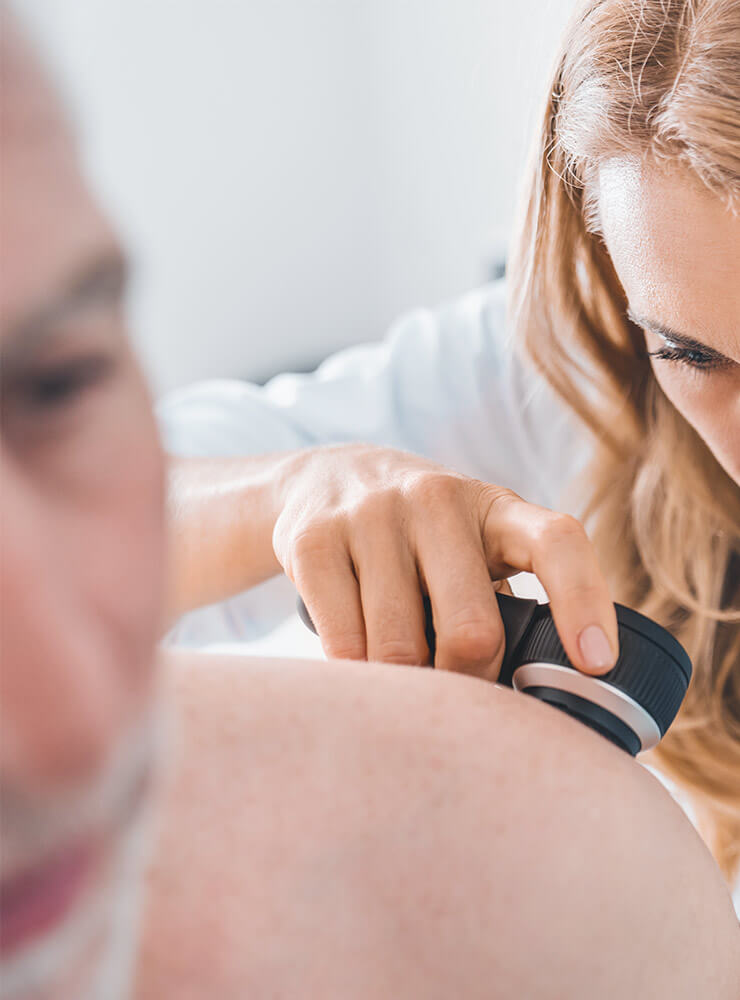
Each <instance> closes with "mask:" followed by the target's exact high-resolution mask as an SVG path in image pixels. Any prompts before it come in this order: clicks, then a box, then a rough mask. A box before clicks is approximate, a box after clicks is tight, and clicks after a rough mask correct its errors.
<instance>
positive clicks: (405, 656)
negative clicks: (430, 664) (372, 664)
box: [370, 636, 429, 667]
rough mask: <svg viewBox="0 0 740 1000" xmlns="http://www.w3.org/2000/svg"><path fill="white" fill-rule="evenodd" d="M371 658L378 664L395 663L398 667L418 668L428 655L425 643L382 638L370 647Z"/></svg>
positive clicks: (406, 639)
mask: <svg viewBox="0 0 740 1000" xmlns="http://www.w3.org/2000/svg"><path fill="white" fill-rule="evenodd" d="M370 653H371V657H372V659H373V660H377V661H378V662H379V663H395V664H397V665H399V666H407V667H413V666H419V665H420V664H422V663H425V662H426V660H427V657H428V655H429V651H428V649H427V646H426V643H422V642H416V641H414V640H413V639H411V638H405V637H403V636H398V637H391V636H388V637H383V638H381V639H379V640H378V641H377V642H375V643H373V644H372V646H371V650H370Z"/></svg>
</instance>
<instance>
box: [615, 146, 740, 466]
mask: <svg viewBox="0 0 740 1000" xmlns="http://www.w3.org/2000/svg"><path fill="white" fill-rule="evenodd" d="M599 212H600V219H601V226H602V231H603V234H604V239H605V241H606V246H607V249H608V251H609V254H610V256H611V259H612V262H613V263H614V267H615V269H616V272H617V275H618V277H619V279H620V281H621V283H622V287H623V288H624V290H625V293H626V295H627V299H628V302H629V309H630V315H631V317H632V319H633V320H634V321H635V322H636V323H637V324H638V325H639V326H641V327H642V328H643V329H644V331H645V339H646V344H647V349H648V351H649V352H650V354H651V363H652V366H653V371H654V373H655V377H656V379H657V380H658V382H659V384H660V386H661V388H662V389H663V391H664V393H665V394H666V396H667V397H668V398H669V399H670V400H671V402H672V403H673V405H674V406H675V407H676V409H677V410H679V412H680V413H681V414H682V415H683V416H684V417H685V418H686V420H687V421H688V422H689V423H690V424H691V425H692V426H693V427H694V428H695V429H696V431H697V432H698V433H699V435H700V436H701V437H702V438H703V440H704V441H705V442H706V444H707V445H708V447H709V448H710V449H711V451H712V453H713V454H714V456H715V458H716V459H717V461H718V462H719V463H720V464H721V465H722V466H723V468H724V469H725V470H726V471H727V473H728V474H729V475H730V476H731V477H732V479H733V480H734V481H735V482H736V483H738V484H740V216H738V215H734V214H733V213H732V212H731V211H730V209H728V208H727V207H726V206H725V205H724V204H723V203H722V201H721V200H720V199H719V198H718V197H716V196H715V195H713V194H711V193H710V192H709V191H708V190H707V189H706V188H705V187H703V186H702V185H701V184H700V183H699V182H698V181H697V180H696V179H695V178H693V177H692V176H691V175H690V174H689V173H688V172H687V171H685V170H679V169H676V170H666V169H665V168H660V169H659V168H657V167H655V166H650V165H646V164H645V163H643V162H641V161H639V160H636V159H631V158H627V157H617V158H614V159H611V160H607V161H606V162H605V163H604V164H602V166H601V167H600V169H599Z"/></svg>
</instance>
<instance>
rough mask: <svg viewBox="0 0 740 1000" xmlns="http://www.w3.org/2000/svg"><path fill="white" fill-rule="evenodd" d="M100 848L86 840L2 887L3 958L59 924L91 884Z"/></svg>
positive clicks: (0, 944) (0, 952) (0, 930)
mask: <svg viewBox="0 0 740 1000" xmlns="http://www.w3.org/2000/svg"><path fill="white" fill-rule="evenodd" d="M100 854H101V851H100V844H99V842H98V841H96V840H87V841H83V842H81V843H79V844H75V845H73V846H72V847H70V848H68V849H66V850H65V851H62V852H60V853H59V854H57V855H55V856H54V857H52V858H49V859H48V860H47V861H44V862H43V863H42V864H40V865H37V866H36V867H34V868H31V869H29V870H27V871H25V872H21V873H19V874H18V875H14V876H12V877H11V878H9V879H5V880H4V881H3V882H2V883H0V955H2V956H6V955H8V954H9V953H10V952H13V951H16V950H17V949H19V948H21V947H22V946H23V945H25V944H27V943H28V942H30V941H31V940H32V939H33V938H36V937H39V936H41V935H43V934H45V933H46V932H47V931H49V930H50V929H51V928H52V927H53V926H54V925H55V924H57V923H59V921H61V920H62V919H63V918H64V916H65V915H66V914H67V912H68V910H69V909H70V908H71V907H72V906H73V905H74V903H75V902H76V901H77V899H78V897H79V896H80V895H81V894H82V893H83V892H84V891H85V889H86V887H87V886H88V885H89V883H90V881H91V880H92V878H93V876H94V873H95V870H96V868H97V865H98V861H99V860H100Z"/></svg>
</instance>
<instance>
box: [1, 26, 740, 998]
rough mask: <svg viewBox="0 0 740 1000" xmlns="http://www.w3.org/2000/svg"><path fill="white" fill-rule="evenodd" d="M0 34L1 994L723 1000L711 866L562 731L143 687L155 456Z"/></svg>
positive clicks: (352, 667) (382, 701) (216, 678)
mask: <svg viewBox="0 0 740 1000" xmlns="http://www.w3.org/2000/svg"><path fill="white" fill-rule="evenodd" d="M0 37H1V39H2V40H1V41H0V45H1V46H2V53H1V55H2V59H1V63H2V93H1V101H2V107H1V109H0V127H1V128H2V157H3V162H2V198H1V200H0V211H1V212H2V219H1V224H2V299H1V301H0V310H1V312H2V332H1V337H2V341H1V350H2V374H1V376H0V380H1V384H0V389H1V391H2V397H1V398H2V436H1V439H0V454H1V460H2V497H3V517H2V537H1V542H0V544H1V546H2V549H1V559H0V588H1V590H2V708H1V712H2V717H1V719H0V722H1V726H0V735H1V737H2V746H1V749H0V768H1V771H0V780H1V787H0V793H1V795H2V813H1V815H0V823H1V824H2V870H1V872H0V880H1V881H0V901H1V905H2V911H1V918H2V924H1V928H0V930H1V932H2V940H1V946H0V947H1V954H2V967H1V973H2V978H1V987H0V993H1V994H2V996H3V997H7V998H10V997H12V998H20V997H28V998H30V997H33V998H52V997H59V998H61V997H64V998H73V997H74V998H87V1000H90V998H95V1000H113V998H115V997H120V996H123V995H125V994H126V993H127V991H128V990H129V987H130V985H131V982H132V979H133V975H132V974H133V972H134V970H135V969H136V966H137V953H138V955H139V961H138V985H137V986H136V989H137V990H138V995H139V996H140V997H141V998H157V1000H160V998H170V997H172V998H178V1000H179V998H190V997H192V998H196V997H197V998H200V997H214V998H215V997H218V998H219V1000H228V998H242V997H246V996H254V997H268V996H269V997H275V998H283V997H285V998H288V997H317V998H319V997H320V998H347V997H353V998H368V1000H370V998H377V1000H380V998H388V997H420V998H425V1000H426V998H434V997H440V998H441V997H470V998H474V997H489V998H496V997H501V998H504V997H506V998H510V997H526V998H533V1000H535V998H542V1000H544V998H554V997H563V996H567V997H569V998H574V1000H577V998H579V997H583V998H593V997H600V998H608V997H623V996H629V997H631V998H633V1000H638V998H645V1000H647V998H650V1000H654V998H658V997H670V998H672V1000H675V998H680V997H685V998H687V1000H688V998H692V1000H694V998H696V997H699V996H701V997H713V998H717V1000H724V998H727V1000H731V998H733V1000H735V998H736V997H737V995H738V992H737V991H738V985H739V984H740V932H739V931H738V926H737V922H736V919H735V917H734V914H733V911H732V907H731V903H730V899H729V895H728V892H727V889H726V887H725V886H724V884H723V882H722V879H721V876H720V874H719V872H718V870H717V868H716V866H715V865H714V863H713V861H712V859H711V857H710V856H709V854H708V853H707V851H706V850H705V848H704V847H703V845H702V844H701V842H700V841H699V839H698V837H697V836H696V835H695V833H694V831H693V829H692V828H691V826H690V825H689V823H688V822H687V820H686V819H685V818H684V816H683V814H682V813H681V811H680V810H679V809H678V807H677V806H675V805H674V803H673V802H672V800H671V799H670V797H669V796H668V795H667V794H666V793H665V792H664V791H663V789H662V788H661V787H660V786H659V785H658V784H657V783H656V782H655V781H654V780H653V779H652V778H651V776H650V775H649V774H648V773H647V772H645V771H644V770H643V769H641V768H640V767H639V766H637V765H635V764H634V762H633V761H632V760H630V759H629V758H628V757H626V756H625V755H623V754H622V753H621V752H620V751H618V750H617V749H615V748H614V747H613V746H611V745H610V744H609V743H607V742H606V741H604V740H602V739H601V738H600V737H598V736H597V735H595V734H594V733H592V732H590V731H589V730H587V729H585V728H584V727H582V726H580V725H578V724H577V723H575V722H572V721H571V720H569V719H568V718H566V717H565V716H563V715H560V714H559V713H557V712H554V711H552V710H551V709H549V708H547V707H546V706H544V705H541V704H538V703H537V702H535V701H533V700H528V699H526V698H524V697H522V696H517V695H515V694H513V693H511V692H505V691H502V690H499V689H497V688H495V687H494V686H493V685H491V684H488V683H486V682H484V681H481V680H477V679H473V678H467V677H463V676H459V675H456V674H452V673H449V674H444V673H439V672H436V671H426V670H418V669H413V668H403V667H398V668H391V667H377V666H372V665H368V664H362V663H328V664H326V665H323V664H322V665H318V664H300V663H288V662H278V661H266V662H260V661H251V662H249V661H240V660H238V659H230V660H228V661H220V660H218V659H210V660H209V659H207V658H202V659H198V658H195V657H191V656H185V655H182V656H181V658H178V657H177V656H174V657H173V658H172V659H171V661H170V662H169V663H164V664H160V665H159V669H160V671H161V675H162V677H163V678H164V680H165V681H166V683H164V684H162V685H157V684H156V683H155V677H156V670H155V643H156V637H157V634H158V631H159V629H160V628H161V619H162V612H161V607H162V590H163V576H164V573H163V562H164V559H163V555H164V537H165V526H164V518H163V490H162V479H163V476H162V472H163V463H162V456H161V452H160V449H159V446H158V443H157V439H156V434H155V427H154V422H153V419H152V414H151V407H150V404H149V401H148V398H147V395H146V392H145V390H144V386H143V382H142V379H141V376H140V374H139V371H138V369H137V367H136V365H135V363H134V360H133V358H132V355H131V353H130V350H129V347H128V345H127V341H126V338H125V334H124V324H123V320H122V314H121V296H122V292H123V288H124V280H125V266H124V261H123V257H122V255H121V251H120V249H119V247H118V244H117V243H116V240H115V237H114V235H113V234H112V232H111V231H110V229H109V228H108V226H107V225H106V223H105V221H104V219H103V218H102V217H101V215H100V213H99V212H98V210H97V208H96V207H95V205H94V204H93V202H92V201H91V199H90V197H89V195H88V193H87V191H86V190H85V187H84V185H83V182H82V180H81V178H80V174H79V173H78V170H77V166H76V163H75V157H74V152H73V148H72V145H71V141H70V138H69V135H68V132H67V130H66V128H65V125H64V122H63V120H62V118H61V116H60V113H59V110H58V107H57V105H56V103H55V100H54V98H53V95H52V93H51V91H50V89H49V87H48V85H47V84H46V82H45V81H44V78H43V76H42V74H41V73H40V71H39V68H38V66H37V64H36V62H35V60H34V58H33V56H32V54H31V53H30V51H29V50H28V48H27V46H26V45H25V43H24V42H23V41H22V39H21V37H20V36H19V34H18V32H17V30H16V28H15V27H14V25H13V24H11V23H10V22H9V19H8V17H7V15H6V14H5V13H3V24H2V35H1V36H0ZM160 687H162V688H163V689H164V691H163V694H162V697H161V698H158V697H157V694H156V692H157V691H158V690H159V689H160ZM157 704H163V705H164V706H165V710H164V711H159V710H158V709H157V707H156V706H157ZM163 716H167V717H169V719H170V726H169V728H167V727H165V731H166V734H167V738H166V739H158V734H159V732H160V724H159V722H158V720H160V719H161V718H162V717H163ZM160 744H163V745H164V747H165V751H166V752H165V753H164V754H163V763H164V767H163V771H164V780H163V783H162V784H161V785H160V784H156V783H153V782H152V773H153V768H154V761H155V749H156V747H157V746H159V745H160ZM155 784H156V787H157V788H158V789H159V792H158V794H159V796H160V827H159V831H158V835H157V839H156V842H155V848H154V854H153V858H152V861H151V863H150V868H149V877H148V884H147V893H146V895H145V897H144V899H145V914H144V923H143V930H142V933H141V935H140V938H139V946H138V947H137V935H136V927H137V923H138V920H137V912H138V899H139V892H138V889H137V887H138V885H139V882H140V876H141V873H142V856H143V855H142V846H143V844H144V843H145V841H146V839H147V829H148V823H147V813H148V812H149V811H150V810H149V803H150V801H151V800H152V798H153V797H154V794H153V788H154V786H155Z"/></svg>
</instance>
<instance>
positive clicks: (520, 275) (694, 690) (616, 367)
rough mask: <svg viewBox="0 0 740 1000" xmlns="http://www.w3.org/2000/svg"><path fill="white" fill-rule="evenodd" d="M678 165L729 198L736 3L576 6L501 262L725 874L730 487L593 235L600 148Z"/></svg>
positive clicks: (731, 635) (730, 852) (736, 818)
mask: <svg viewBox="0 0 740 1000" xmlns="http://www.w3.org/2000/svg"><path fill="white" fill-rule="evenodd" d="M614 155H630V156H640V157H650V158H651V160H652V162H654V163H657V164H658V165H660V163H661V162H663V163H665V164H671V165H675V166H677V167H678V166H683V167H685V168H686V169H687V170H688V171H690V173H691V174H692V175H693V176H694V177H695V178H696V179H698V181H699V182H701V183H702V184H703V185H705V186H706V188H708V189H709V190H710V191H711V192H713V193H715V194H716V195H717V196H718V197H720V198H722V199H723V201H724V203H725V204H726V205H727V207H728V210H734V209H735V208H736V206H737V205H738V204H739V203H740V3H738V2H737V0H586V2H582V3H581V4H580V5H579V7H578V10H577V12H576V15H575V16H574V18H573V20H572V23H571V25H570V28H569V30H568V32H567V34H566V38H565V42H564V45H563V48H562V52H561V54H560V56H559V58H558V61H557V65H556V70H555V76H554V80H553V83H552V87H551V91H550V94H549V96H548V101H547V108H546V112H545V117H544V122H543V126H542V129H541V132H540V134H539V136H538V144H537V148H536V156H535V159H534V162H533V165H532V174H531V177H530V181H529V186H528V189H527V201H526V205H525V212H524V216H523V223H522V228H521V233H520V235H519V239H518V242H517V245H516V247H515V252H514V254H513V259H512V264H511V268H510V282H509V291H510V316H511V319H512V321H513V323H514V326H515V329H516V330H517V334H518V338H519V341H520V342H521V343H522V344H523V346H524V348H525V350H526V352H527V354H528V355H529V356H530V357H531V358H532V359H533V361H534V362H535V364H536V365H537V366H538V368H539V369H540V371H541V372H542V373H543V374H544V376H545V377H546V378H547V379H548V381H549V382H550V383H551V385H552V386H553V387H554V389H555V390H556V391H557V392H558V393H559V394H560V395H561V396H562V397H563V399H565V400H566V401H567V402H568V403H569V405H570V406H571V407H572V408H573V409H574V410H575V411H576V413H577V414H578V415H579V417H580V418H581V419H582V420H583V421H584V422H585V423H586V425H587V426H588V427H589V428H590V430H591V431H592V432H593V434H594V453H593V460H592V462H591V464H590V466H589V468H588V470H587V473H586V480H585V482H586V484H587V485H588V497H589V502H588V505H587V506H586V507H585V509H584V511H583V517H584V521H585V523H586V525H587V527H588V529H589V532H590V535H591V538H592V540H593V542H594V544H595V546H596V549H597V552H598V553H599V556H600V559H601V563H602V567H603V569H604V571H605V572H606V573H607V575H608V576H609V579H610V583H611V585H612V587H613V592H614V597H615V599H616V600H618V601H621V602H623V603H625V604H628V605H631V606H632V607H636V608H638V609H639V610H641V611H643V612H644V613H645V614H647V615H650V616H651V617H652V618H654V619H656V620H657V621H659V622H660V623H661V624H663V625H664V626H665V627H666V628H668V629H669V630H670V631H671V632H672V633H673V634H674V635H675V636H676V637H677V638H678V639H679V640H680V641H681V643H682V644H683V645H684V646H685V648H686V649H687V651H688V653H689V655H690V656H691V659H692V661H693V664H694V676H693V678H692V682H691V685H690V688H689V692H688V695H687V697H686V700H685V702H684V705H683V706H682V709H681V711H680V713H679V716H678V718H677V720H676V722H675V723H674V724H673V726H672V727H671V729H670V731H669V732H668V734H667V736H666V737H665V738H664V740H663V741H662V743H661V744H660V745H659V747H658V748H657V750H656V751H654V754H655V758H656V761H655V763H656V766H658V767H659V768H660V769H661V770H662V771H663V772H664V773H666V774H667V775H669V776H670V777H672V778H673V779H674V780H676V781H677V783H678V784H679V785H680V786H681V787H682V789H683V790H684V791H685V792H686V793H687V794H688V796H689V798H690V801H691V805H692V807H693V810H694V813H695V816H696V819H697V824H698V826H699V829H700V831H701V832H702V834H703V836H704V838H705V840H706V841H707V843H708V844H709V846H710V848H711V850H712V851H713V853H714V855H715V857H716V858H717V861H718V862H719V864H720V866H721V867H722V869H723V871H724V872H725V874H726V876H727V877H728V878H730V877H732V876H733V874H735V873H736V872H737V869H738V863H739V862H740V628H738V623H740V490H739V489H738V487H737V485H736V484H735V483H733V482H732V480H731V479H730V478H729V476H728V475H727V474H726V473H725V472H724V471H723V469H722V468H721V466H720V465H719V463H718V462H717V460H716V459H715V458H714V456H713V455H712V453H711V452H710V450H709V449H708V448H707V446H706V445H705V444H704V442H703V441H702V440H701V439H700V438H699V436H698V435H697V433H696V432H695V431H694V429H693V428H692V427H691V426H690V425H689V424H688V423H687V422H686V421H685V420H684V419H683V417H682V416H681V415H680V414H679V413H678V411H677V410H676V409H675V408H674V407H673V405H672V404H671V403H670V402H669V400H668V399H667V398H666V397H665V395H664V394H663V393H662V391H661V389H660V387H659V385H658V384H657V382H656V380H655V378H654V376H653V374H652V369H651V366H650V363H649V359H648V357H647V354H646V348H645V343H644V336H643V333H642V331H641V330H640V329H639V328H638V327H637V326H635V324H634V323H633V322H631V320H630V319H629V318H628V317H627V302H626V299H625V294H624V291H623V290H622V287H621V285H620V282H619V280H618V278H617V275H616V273H615V271H614V268H613V266H612V262H611V260H610V258H609V255H608V253H607V251H606V248H605V246H604V243H603V240H602V238H601V236H600V234H599V230H598V213H597V212H596V210H595V208H594V201H595V199H594V191H593V188H594V184H593V174H594V169H595V167H597V166H598V163H599V162H600V161H602V160H603V159H604V158H605V157H608V156H614Z"/></svg>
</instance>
